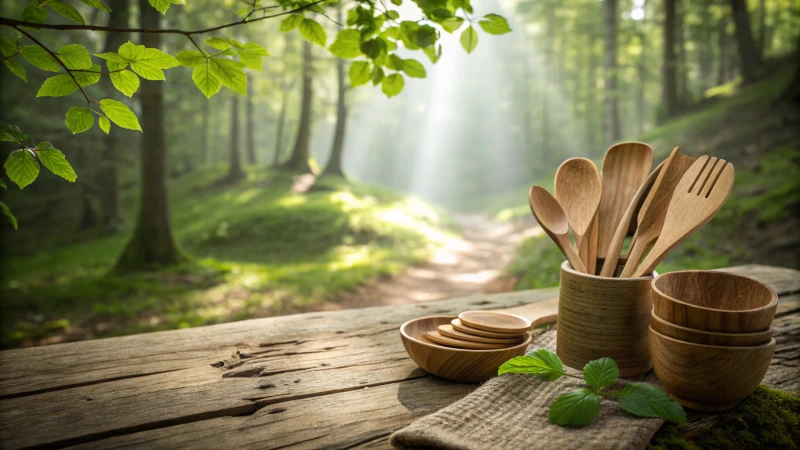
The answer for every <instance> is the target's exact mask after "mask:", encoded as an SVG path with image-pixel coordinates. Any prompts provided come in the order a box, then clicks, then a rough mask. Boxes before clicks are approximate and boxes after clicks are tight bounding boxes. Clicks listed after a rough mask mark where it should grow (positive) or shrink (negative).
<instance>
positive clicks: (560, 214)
mask: <svg viewBox="0 0 800 450" xmlns="http://www.w3.org/2000/svg"><path fill="white" fill-rule="evenodd" d="M528 204H529V205H530V207H531V212H532V213H533V216H534V217H536V221H537V222H539V225H540V226H541V227H542V229H543V230H544V232H545V233H547V235H548V236H550V239H552V240H553V242H555V243H556V245H557V246H558V248H559V249H561V253H563V254H564V256H566V257H567V260H568V261H569V263H570V264H571V265H572V268H573V269H575V270H577V271H579V272H584V273H586V267H585V266H584V265H583V262H581V258H580V257H579V256H578V253H577V252H576V251H575V249H574V248H573V247H572V243H571V242H570V241H569V224H568V223H567V216H566V214H565V213H564V210H563V209H561V205H559V204H558V200H556V199H555V198H554V197H553V196H552V195H550V193H549V192H547V190H546V189H544V188H543V187H541V186H532V187H531V190H530V192H529V193H528Z"/></svg>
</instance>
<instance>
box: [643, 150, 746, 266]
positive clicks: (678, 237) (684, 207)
mask: <svg viewBox="0 0 800 450" xmlns="http://www.w3.org/2000/svg"><path fill="white" fill-rule="evenodd" d="M734 178H735V173H734V170H733V164H731V163H726V162H725V160H724V159H719V160H718V159H717V158H709V157H708V156H701V157H700V158H697V161H695V162H694V163H693V164H692V167H690V168H689V170H688V171H687V172H686V173H685V174H684V175H683V178H681V181H680V182H679V183H678V186H677V187H676V188H675V193H674V194H672V200H671V201H670V202H669V208H668V209H667V216H666V217H665V219H664V227H663V229H662V231H661V235H660V236H659V237H658V240H657V241H656V243H655V245H654V246H653V249H652V250H650V253H648V254H647V257H646V258H645V259H644V261H642V264H641V266H639V268H638V269H636V272H634V274H633V277H634V278H637V277H641V276H644V275H646V274H648V273H652V272H653V270H654V269H655V268H656V266H658V264H659V263H661V261H663V260H664V258H665V257H666V256H667V254H669V252H670V251H672V249H673V248H675V246H677V245H678V244H680V243H681V242H683V241H684V240H685V239H686V238H687V237H689V236H690V235H691V234H692V233H693V232H694V231H695V230H697V229H698V228H700V227H702V226H703V225H705V224H706V222H708V221H709V220H711V219H712V218H713V217H714V215H715V214H716V213H717V211H719V209H720V208H722V205H724V204H725V200H727V199H728V195H730V193H731V189H733V180H734Z"/></svg>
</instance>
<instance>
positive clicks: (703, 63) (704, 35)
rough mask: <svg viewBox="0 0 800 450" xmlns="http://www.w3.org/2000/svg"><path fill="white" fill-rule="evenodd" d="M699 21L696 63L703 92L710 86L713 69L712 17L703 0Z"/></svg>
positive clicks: (701, 91) (699, 11)
mask: <svg viewBox="0 0 800 450" xmlns="http://www.w3.org/2000/svg"><path fill="white" fill-rule="evenodd" d="M698 15H699V16H700V22H701V23H703V26H702V27H701V35H700V36H701V38H700V42H698V44H697V45H698V50H697V65H698V67H699V69H700V93H701V94H704V93H705V91H706V89H708V88H710V87H711V86H712V84H711V83H712V80H711V76H712V75H711V73H712V71H713V67H712V64H713V60H714V57H713V52H712V49H711V38H712V30H711V24H712V23H713V22H712V17H711V11H710V10H709V8H708V4H707V3H706V2H704V4H703V5H701V7H700V8H699V10H698Z"/></svg>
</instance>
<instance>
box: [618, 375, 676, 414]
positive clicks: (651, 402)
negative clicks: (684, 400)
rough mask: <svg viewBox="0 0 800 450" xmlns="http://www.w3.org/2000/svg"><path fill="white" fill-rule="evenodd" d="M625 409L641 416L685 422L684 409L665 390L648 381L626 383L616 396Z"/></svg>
mask: <svg viewBox="0 0 800 450" xmlns="http://www.w3.org/2000/svg"><path fill="white" fill-rule="evenodd" d="M617 400H618V401H619V406H620V407H622V409H624V410H625V411H627V412H629V413H631V414H635V415H637V416H643V417H660V418H663V419H667V420H671V421H673V422H677V423H681V424H682V423H684V422H686V411H684V410H683V407H681V405H680V403H678V402H676V401H675V400H673V399H671V398H670V397H669V395H667V393H666V392H664V391H662V390H661V389H658V388H657V387H655V386H653V385H652V384H649V383H641V382H636V383H628V384H627V385H625V388H624V389H622V392H621V393H620V394H619V396H618V397H617Z"/></svg>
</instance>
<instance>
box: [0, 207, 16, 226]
mask: <svg viewBox="0 0 800 450" xmlns="http://www.w3.org/2000/svg"><path fill="white" fill-rule="evenodd" d="M0 213H2V214H3V215H4V216H6V217H7V218H8V221H9V222H11V226H12V227H14V229H15V230H17V229H19V228H18V224H17V218H16V217H14V215H13V214H11V210H10V209H8V205H6V204H5V203H3V202H0Z"/></svg>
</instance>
